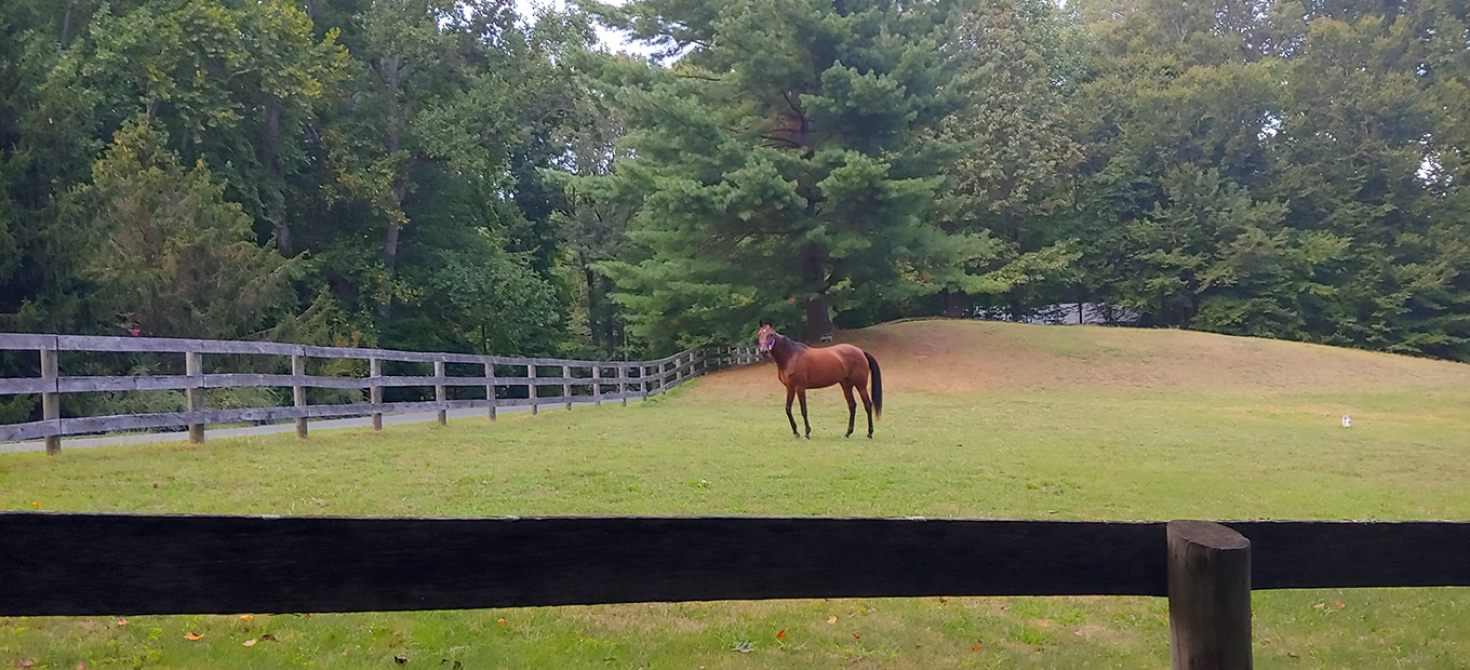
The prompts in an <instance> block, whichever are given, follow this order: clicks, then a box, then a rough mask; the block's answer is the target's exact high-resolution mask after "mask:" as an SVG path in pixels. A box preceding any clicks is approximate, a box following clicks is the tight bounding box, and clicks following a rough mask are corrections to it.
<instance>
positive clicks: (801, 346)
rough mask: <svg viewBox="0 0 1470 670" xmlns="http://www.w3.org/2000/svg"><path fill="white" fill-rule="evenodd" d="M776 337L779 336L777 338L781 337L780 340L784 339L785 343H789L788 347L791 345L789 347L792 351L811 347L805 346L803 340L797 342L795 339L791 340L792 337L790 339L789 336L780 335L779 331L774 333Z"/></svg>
mask: <svg viewBox="0 0 1470 670" xmlns="http://www.w3.org/2000/svg"><path fill="white" fill-rule="evenodd" d="M776 337H779V338H781V339H782V340H783V341H785V342H786V344H787V345H790V347H791V348H792V350H794V351H801V350H802V349H810V348H811V347H808V346H807V345H806V344H805V343H803V342H797V341H796V340H793V339H791V338H789V337H786V336H785V335H782V334H780V333H776Z"/></svg>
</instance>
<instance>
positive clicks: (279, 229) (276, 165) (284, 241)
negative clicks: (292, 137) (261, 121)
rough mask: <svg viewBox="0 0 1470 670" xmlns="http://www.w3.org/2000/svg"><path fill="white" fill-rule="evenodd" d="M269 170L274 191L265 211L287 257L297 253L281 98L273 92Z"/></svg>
mask: <svg viewBox="0 0 1470 670" xmlns="http://www.w3.org/2000/svg"><path fill="white" fill-rule="evenodd" d="M262 149H263V151H264V153H265V156H264V158H265V160H264V161H262V162H264V163H265V168H266V171H267V172H268V173H269V174H270V184H271V189H272V192H271V193H270V194H269V195H268V197H267V198H266V202H265V206H266V209H267V211H266V215H267V216H268V217H270V220H271V222H272V223H274V224H275V227H276V246H277V247H278V248H279V249H280V250H281V255H282V256H286V257H287V258H289V257H291V256H292V255H294V253H295V252H294V250H293V249H292V247H291V224H290V221H289V220H288V215H287V213H286V172H285V170H284V169H283V168H282V167H281V101H280V100H277V99H276V98H275V97H274V96H272V97H270V98H268V99H267V100H266V101H265V142H264V143H263V146H262Z"/></svg>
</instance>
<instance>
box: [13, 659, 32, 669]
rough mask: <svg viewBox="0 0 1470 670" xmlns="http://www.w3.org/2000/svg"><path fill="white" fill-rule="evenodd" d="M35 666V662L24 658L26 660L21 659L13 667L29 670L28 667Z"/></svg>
mask: <svg viewBox="0 0 1470 670" xmlns="http://www.w3.org/2000/svg"><path fill="white" fill-rule="evenodd" d="M35 664H36V662H35V661H32V660H31V659H29V658H26V659H21V660H19V661H16V662H15V667H17V668H29V667H31V666H33V665H35Z"/></svg>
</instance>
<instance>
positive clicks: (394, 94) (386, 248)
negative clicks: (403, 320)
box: [378, 56, 406, 319]
mask: <svg viewBox="0 0 1470 670" xmlns="http://www.w3.org/2000/svg"><path fill="white" fill-rule="evenodd" d="M381 76H382V78H383V88H384V91H383V92H384V95H385V96H386V98H387V101H388V119H387V123H386V124H385V125H386V134H387V137H386V140H387V141H386V142H385V143H384V144H385V146H384V148H385V149H387V150H388V154H389V155H390V156H391V155H393V154H394V153H397V151H398V148H399V146H400V145H401V138H400V132H401V131H402V129H401V128H400V126H401V125H402V118H401V116H400V111H399V108H398V84H399V81H398V57H397V56H392V57H389V58H385V59H383V71H382V73H381ZM390 191H391V196H392V201H391V202H390V203H389V205H390V206H391V207H392V211H390V212H389V213H388V216H389V219H388V233H387V236H386V237H385V239H384V240H383V267H384V269H386V270H387V271H388V280H389V281H392V280H393V270H394V267H395V266H397V264H398V236H399V232H400V231H401V230H402V229H403V225H402V223H401V222H400V220H399V217H400V216H402V215H403V196H404V193H405V192H406V186H405V184H404V181H403V175H402V174H398V175H395V176H394V178H393V183H392V185H391V186H390ZM392 306H393V296H392V294H391V293H390V294H389V295H386V296H384V297H383V304H382V305H380V306H379V307H378V314H379V315H380V316H382V317H383V318H385V319H386V318H387V317H388V313H389V311H390V310H391V309H392Z"/></svg>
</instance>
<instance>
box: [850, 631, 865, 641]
mask: <svg viewBox="0 0 1470 670" xmlns="http://www.w3.org/2000/svg"><path fill="white" fill-rule="evenodd" d="M852 639H854V640H861V639H863V636H861V635H858V634H857V633H853V634H852Z"/></svg>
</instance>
